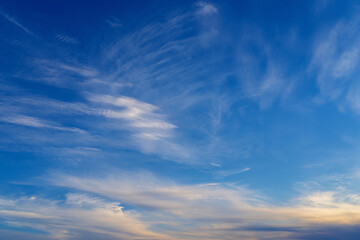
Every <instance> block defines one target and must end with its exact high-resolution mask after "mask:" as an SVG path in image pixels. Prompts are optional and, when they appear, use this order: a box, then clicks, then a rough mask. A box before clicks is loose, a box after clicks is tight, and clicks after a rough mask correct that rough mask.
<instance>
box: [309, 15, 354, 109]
mask: <svg viewBox="0 0 360 240" xmlns="http://www.w3.org/2000/svg"><path fill="white" fill-rule="evenodd" d="M359 22H360V18H359V17H358V14H357V12H356V13H355V14H353V16H352V17H350V18H347V19H342V20H340V21H338V22H337V23H335V24H334V25H333V26H331V28H329V29H328V30H327V31H322V32H321V33H319V35H318V38H317V41H316V43H315V46H314V50H313V56H312V60H311V63H310V65H309V71H310V72H312V73H314V74H315V77H316V81H317V85H318V87H319V90H320V93H319V95H318V96H317V97H316V98H315V101H316V102H317V103H324V102H326V101H336V102H337V103H338V106H339V107H340V109H346V108H350V109H351V110H353V111H354V112H356V113H357V112H358V110H359V109H358V106H359V104H358V99H357V98H358V97H357V96H358V94H357V93H358V91H359V86H358V83H357V80H356V79H358V77H359V76H360V73H359V71H358V67H359V59H360V58H359V57H360V44H359V39H360V30H359V27H358V26H359Z"/></svg>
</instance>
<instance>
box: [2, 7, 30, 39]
mask: <svg viewBox="0 0 360 240" xmlns="http://www.w3.org/2000/svg"><path fill="white" fill-rule="evenodd" d="M0 15H2V16H3V17H4V18H6V19H7V20H8V21H9V22H11V23H13V24H14V25H16V26H18V27H19V28H21V29H22V30H23V31H24V32H26V33H27V34H29V35H33V36H35V34H34V33H33V32H32V31H30V30H29V29H28V28H26V27H24V25H22V24H21V23H20V22H19V21H18V20H17V19H16V18H15V17H13V16H11V15H9V14H8V13H6V12H4V11H3V10H1V9H0Z"/></svg>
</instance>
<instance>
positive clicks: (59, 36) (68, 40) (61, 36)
mask: <svg viewBox="0 0 360 240" xmlns="http://www.w3.org/2000/svg"><path fill="white" fill-rule="evenodd" d="M56 38H57V39H58V40H59V41H61V42H63V43H66V44H70V45H77V44H79V41H78V40H77V39H75V38H73V37H70V36H68V35H66V34H57V35H56Z"/></svg>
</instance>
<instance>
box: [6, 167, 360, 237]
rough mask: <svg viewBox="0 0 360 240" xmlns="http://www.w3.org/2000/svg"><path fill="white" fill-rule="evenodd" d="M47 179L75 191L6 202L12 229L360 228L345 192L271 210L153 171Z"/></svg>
mask: <svg viewBox="0 0 360 240" xmlns="http://www.w3.org/2000/svg"><path fill="white" fill-rule="evenodd" d="M48 180H49V181H50V183H51V184H54V185H57V186H62V187H68V188H71V189H72V190H71V191H72V193H69V194H67V195H66V199H65V200H57V201H54V200H45V199H40V198H37V197H35V196H32V197H22V198H19V199H15V200H8V199H2V200H1V201H0V207H1V209H2V210H0V214H1V216H2V219H4V221H5V223H6V224H7V225H8V226H18V227H30V228H33V229H37V230H39V231H42V232H46V233H48V234H50V235H51V236H52V237H54V238H62V239H81V237H80V235H78V234H80V232H87V234H89V232H95V233H98V234H104V235H105V236H108V237H109V236H110V237H115V238H117V239H139V238H141V239H195V238H196V239H229V240H232V239H239V238H241V239H308V238H309V236H308V235H307V234H309V233H312V234H313V236H316V235H321V232H322V231H324V229H328V228H329V227H330V226H333V228H334V229H336V228H338V231H339V232H341V231H345V232H346V229H347V228H349V227H350V228H352V227H354V226H357V225H359V224H360V208H359V199H360V198H359V196H358V195H354V194H346V193H344V192H341V191H333V192H308V193H306V194H304V195H302V196H300V197H297V198H295V199H293V200H292V201H290V202H287V203H283V204H282V205H271V204H269V199H266V198H264V197H262V196H261V195H259V194H258V193H256V192H254V191H251V190H249V189H247V188H246V187H241V186H237V185H234V184H219V183H207V184H187V185H184V184H178V183H176V182H173V181H169V179H161V178H157V177H154V176H153V175H152V174H149V173H146V172H142V173H135V174H134V173H129V172H128V173H126V172H120V173H117V174H112V175H108V176H107V177H102V178H94V177H74V176H70V175H64V174H55V175H52V176H51V177H50V178H48ZM75 191H77V192H78V193H75ZM95 196H97V197H95ZM105 199H113V200H112V201H110V200H105ZM120 202H121V203H122V204H120ZM122 206H126V207H125V208H124V207H122ZM127 208H129V210H128V209H127ZM4 209H5V210H4ZM354 231H356V228H355V229H354ZM337 234H339V233H337ZM329 236H330V237H331V235H329ZM309 239H310V238H309Z"/></svg>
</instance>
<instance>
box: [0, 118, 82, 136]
mask: <svg viewBox="0 0 360 240" xmlns="http://www.w3.org/2000/svg"><path fill="white" fill-rule="evenodd" d="M0 121H2V122H6V123H12V124H16V125H22V126H27V127H34V128H51V129H55V130H60V131H66V132H78V133H85V131H84V130H82V129H79V128H76V127H63V126H59V125H58V124H56V123H53V122H50V121H46V120H42V119H39V118H35V117H30V116H25V115H13V116H6V117H1V116H0Z"/></svg>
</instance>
